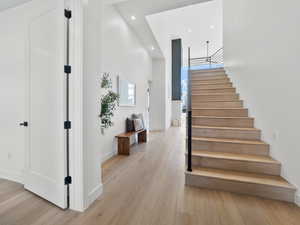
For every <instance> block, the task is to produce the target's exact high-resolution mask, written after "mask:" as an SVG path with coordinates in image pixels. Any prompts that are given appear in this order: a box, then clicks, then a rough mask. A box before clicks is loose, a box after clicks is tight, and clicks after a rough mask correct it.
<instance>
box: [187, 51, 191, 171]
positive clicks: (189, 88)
mask: <svg viewBox="0 0 300 225" xmlns="http://www.w3.org/2000/svg"><path fill="white" fill-rule="evenodd" d="M187 84H188V85H187V110H186V115H187V118H186V123H187V124H186V129H187V153H188V158H187V171H189V172H192V96H191V94H192V80H191V48H190V47H189V48H188V76H187Z"/></svg>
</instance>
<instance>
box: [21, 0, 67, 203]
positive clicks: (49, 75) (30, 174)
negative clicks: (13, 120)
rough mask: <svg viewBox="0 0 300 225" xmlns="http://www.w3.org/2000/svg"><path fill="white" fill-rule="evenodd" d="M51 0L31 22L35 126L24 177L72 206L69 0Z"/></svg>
mask: <svg viewBox="0 0 300 225" xmlns="http://www.w3.org/2000/svg"><path fill="white" fill-rule="evenodd" d="M46 1H47V2H48V4H49V8H48V9H47V10H46V11H44V12H42V13H41V14H40V15H39V16H36V17H35V18H33V19H32V20H31V22H30V25H29V43H28V44H29V48H28V57H29V120H28V122H29V126H28V151H27V157H26V158H27V160H26V168H25V182H24V183H25V188H26V189H28V190H29V191H31V192H33V193H35V194H37V195H39V196H41V197H43V198H45V199H46V200H48V201H50V202H52V203H54V204H55V205H57V206H59V207H61V208H66V207H67V187H66V186H65V184H64V178H65V176H66V165H67V164H66V151H65V130H64V120H65V101H64V99H65V88H64V87H65V74H64V71H63V68H64V61H65V60H64V59H65V18H64V4H63V2H64V1H63V0H46ZM49 2H51V3H49Z"/></svg>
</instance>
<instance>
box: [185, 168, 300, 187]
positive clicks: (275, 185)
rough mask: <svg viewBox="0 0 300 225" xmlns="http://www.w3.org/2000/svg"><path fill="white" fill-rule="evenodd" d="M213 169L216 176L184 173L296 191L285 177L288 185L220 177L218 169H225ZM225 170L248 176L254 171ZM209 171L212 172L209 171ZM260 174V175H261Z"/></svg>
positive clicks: (193, 172)
mask: <svg viewBox="0 0 300 225" xmlns="http://www.w3.org/2000/svg"><path fill="white" fill-rule="evenodd" d="M195 169H196V170H201V168H199V167H196V168H195V167H194V168H193V170H195ZM202 170H203V168H202ZM206 170H207V169H206ZM213 170H214V171H215V173H216V172H219V174H218V176H209V175H206V174H197V172H195V171H192V172H188V171H186V173H187V174H191V175H194V176H202V177H207V178H215V179H221V180H228V181H234V182H240V183H250V184H260V185H266V186H271V187H279V188H285V189H290V190H293V191H296V190H297V189H296V187H295V186H294V185H292V184H290V183H289V182H288V181H286V180H285V179H283V178H282V179H283V180H284V181H285V182H286V183H287V184H288V185H280V184H270V183H267V182H263V181H262V182H258V181H256V182H254V181H251V180H241V179H234V178H230V177H224V176H223V177H222V176H221V175H220V171H225V170H220V169H213ZM225 172H227V173H228V174H229V173H231V174H238V173H239V174H240V175H242V174H247V175H248V176H249V175H251V174H255V173H247V172H235V171H231V170H227V171H225ZM211 173H213V172H211ZM263 176H264V177H269V178H270V177H277V176H274V175H273V176H272V175H263ZM263 176H262V177H263ZM278 177H280V176H278Z"/></svg>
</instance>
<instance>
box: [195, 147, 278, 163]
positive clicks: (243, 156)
mask: <svg viewBox="0 0 300 225" xmlns="http://www.w3.org/2000/svg"><path fill="white" fill-rule="evenodd" d="M201 153H202V155H201ZM209 153H211V155H209ZM205 154H207V155H205ZM214 154H215V155H214ZM218 154H219V155H218ZM222 155H223V157H222ZM192 156H198V157H204V158H212V159H223V160H232V161H240V162H254V163H265V164H275V165H281V163H280V162H279V161H277V160H275V159H273V158H271V157H270V156H261V155H249V154H240V153H223V152H210V151H203V150H193V151H192ZM235 156H236V158H234V157H235ZM247 156H248V158H247ZM251 156H252V157H254V156H255V157H256V158H257V159H251V158H249V157H251ZM238 157H240V158H238ZM259 158H261V159H264V158H269V159H270V160H267V161H263V160H259Z"/></svg>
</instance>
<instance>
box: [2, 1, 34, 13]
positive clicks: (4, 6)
mask: <svg viewBox="0 0 300 225" xmlns="http://www.w3.org/2000/svg"><path fill="white" fill-rule="evenodd" d="M30 1H31V0H0V11H2V10H5V9H8V8H11V7H15V6H17V5H20V4H23V3H25V2H30Z"/></svg>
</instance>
